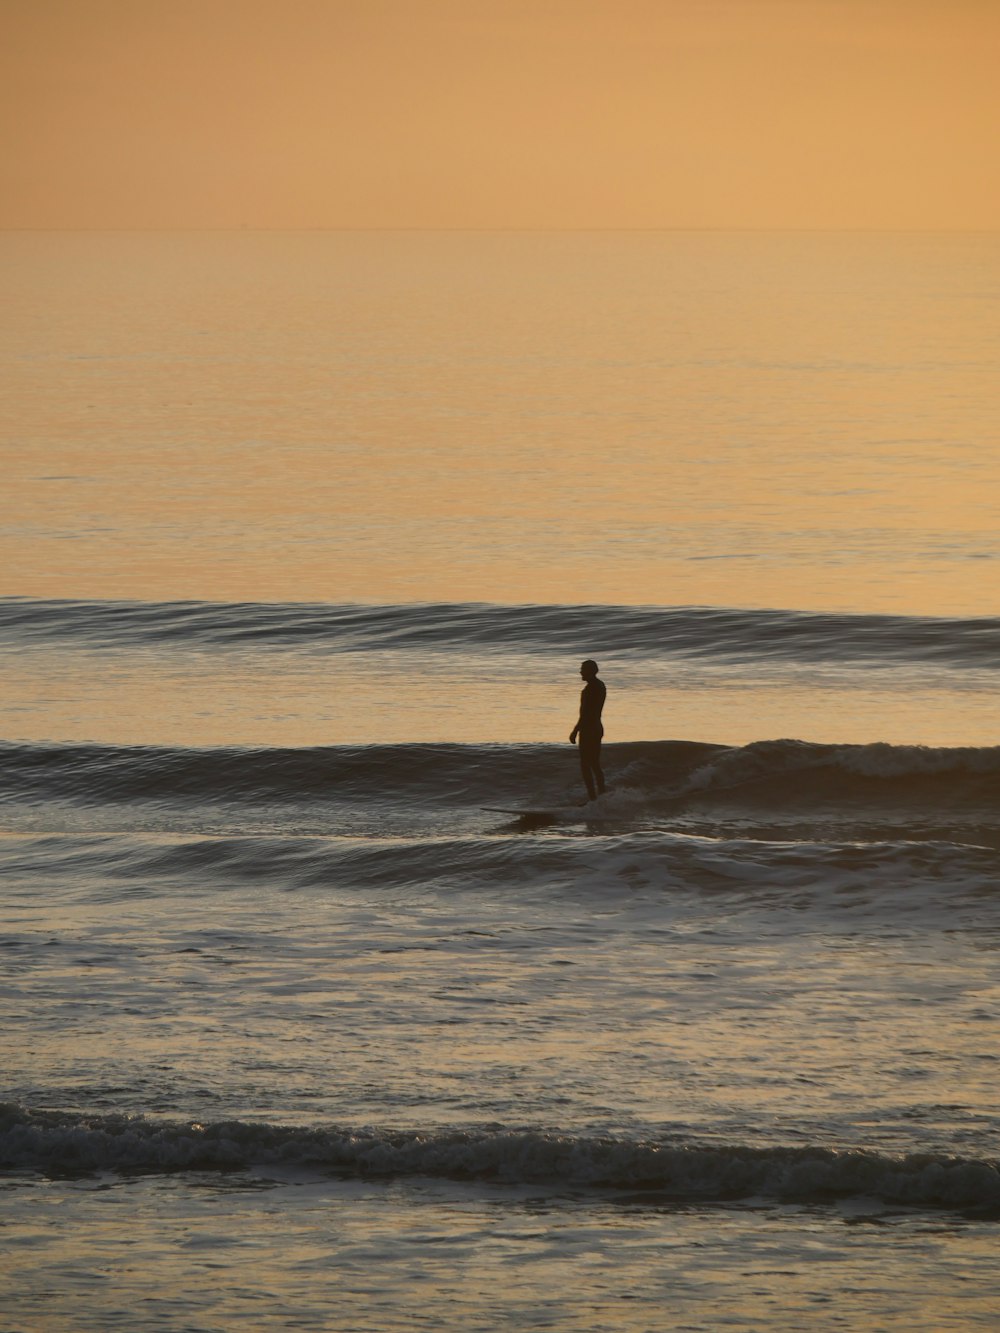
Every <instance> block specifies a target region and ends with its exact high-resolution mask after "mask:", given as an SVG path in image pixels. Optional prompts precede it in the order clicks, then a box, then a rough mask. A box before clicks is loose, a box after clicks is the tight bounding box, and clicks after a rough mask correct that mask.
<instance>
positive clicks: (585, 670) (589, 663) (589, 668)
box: [580, 657, 598, 680]
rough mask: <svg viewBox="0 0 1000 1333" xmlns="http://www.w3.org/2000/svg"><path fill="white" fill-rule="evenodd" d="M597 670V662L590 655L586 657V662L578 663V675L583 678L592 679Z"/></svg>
mask: <svg viewBox="0 0 1000 1333" xmlns="http://www.w3.org/2000/svg"><path fill="white" fill-rule="evenodd" d="M597 670H598V667H597V663H596V662H595V661H594V660H593V658H591V657H588V658H587V660H586V662H581V663H580V675H581V676H582V677H583V678H584V680H593V679H594V677H595V676H596V675H597Z"/></svg>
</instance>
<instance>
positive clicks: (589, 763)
mask: <svg viewBox="0 0 1000 1333" xmlns="http://www.w3.org/2000/svg"><path fill="white" fill-rule="evenodd" d="M600 752H601V741H600V737H598V738H597V754H598V755H600ZM595 771H596V774H597V775H598V784H597V785H596V786H595V783H594V775H595ZM580 772H581V774H582V775H583V782H584V786H585V787H586V788H587V795H588V796H589V797H590V799H591V800H592V801H593V800H595V799H596V797H597V795H598V789H599V790H600V791H603V790H604V775H603V774H602V773H601V770H600V769H599V768H598V767H597V764H596V760H595V752H594V742H593V740H592V739H591V738H590V737H589V736H581V737H580Z"/></svg>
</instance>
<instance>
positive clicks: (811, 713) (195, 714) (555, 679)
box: [0, 650, 995, 781]
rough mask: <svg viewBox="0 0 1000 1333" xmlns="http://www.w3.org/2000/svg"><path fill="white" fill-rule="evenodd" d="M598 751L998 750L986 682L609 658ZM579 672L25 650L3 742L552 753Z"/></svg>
mask: <svg viewBox="0 0 1000 1333" xmlns="http://www.w3.org/2000/svg"><path fill="white" fill-rule="evenodd" d="M601 671H602V678H603V679H604V680H605V681H606V682H607V685H608V703H607V707H606V710H605V718H604V720H605V727H606V739H607V741H609V742H614V741H636V740H659V739H668V738H670V739H678V740H698V741H715V742H720V743H725V744H731V745H743V744H748V743H750V742H752V741H758V740H764V739H769V738H775V737H783V736H784V737H796V738H798V739H800V740H811V741H829V742H845V741H846V742H852V743H867V742H874V741H884V742H889V743H892V744H901V745H902V744H911V745H912V744H924V745H982V744H989V743H991V742H992V741H993V740H995V735H994V733H993V732H991V731H990V730H989V722H988V719H990V718H992V717H993V716H994V714H995V682H993V681H992V680H988V679H985V678H984V677H985V675H986V673H976V672H963V673H961V675H960V677H959V678H958V680H957V682H956V681H955V679H954V673H949V675H950V678H949V679H947V680H943V681H942V682H940V683H939V685H938V688H935V687H934V682H933V680H928V677H927V674H926V673H924V674H923V675H922V676H920V677H918V678H916V679H915V680H914V681H913V682H911V684H910V685H909V687H907V685H906V683H905V682H903V683H902V684H900V683H899V682H897V683H896V686H895V688H886V685H885V682H884V681H873V682H872V683H871V685H870V687H867V688H866V686H865V684H864V679H865V678H864V676H863V675H860V676H859V675H857V674H853V675H850V674H846V673H837V672H834V671H830V672H826V673H823V672H816V671H813V672H810V673H809V675H808V677H806V678H802V675H801V673H795V672H794V671H787V672H782V671H777V672H775V671H770V672H764V673H757V674H754V673H740V672H737V671H714V672H713V671H710V670H708V669H706V670H705V671H704V672H702V673H700V676H699V674H697V673H695V674H692V673H691V671H690V669H689V668H683V667H679V668H677V669H676V671H674V672H672V671H671V670H670V669H669V668H665V669H664V670H663V671H662V672H659V673H655V674H651V673H649V672H646V671H637V670H634V669H632V668H631V667H630V665H629V663H628V661H627V660H626V659H624V658H623V659H620V660H618V661H615V660H614V659H613V658H612V659H608V658H605V659H603V660H602V663H601ZM578 704H579V677H578V674H577V671H576V663H575V662H571V661H566V660H561V659H555V658H553V659H542V660H534V661H530V660H527V659H519V658H518V657H516V656H506V655H504V656H497V657H494V658H486V657H483V658H478V659H469V658H465V657H463V658H462V661H461V666H460V667H456V666H455V665H454V664H453V662H452V659H450V658H449V657H448V656H440V655H434V654H427V655H422V654H419V653H412V654H406V655H405V660H404V661H402V662H399V663H398V665H396V666H394V667H390V666H387V665H386V662H385V660H384V659H383V658H380V657H379V655H378V654H365V653H356V654H349V655H345V656H338V657H321V656H315V657H305V656H298V655H296V656H291V655H288V654H282V656H281V664H280V670H276V669H275V667H274V665H273V664H272V661H271V660H270V659H269V657H268V655H267V653H263V654H260V655H256V656H255V655H252V654H240V653H238V652H233V653H226V654H221V655H218V654H213V655H209V654H204V655H201V654H198V653H189V654H188V653H176V654H150V655H149V657H148V660H147V661H146V662H145V663H144V662H143V660H142V655H136V654H128V655H127V656H125V657H124V658H122V659H119V658H118V657H117V655H116V654H115V653H110V652H109V653H92V654H91V653H84V654H80V653H72V652H53V651H46V650H40V651H30V652H23V653H21V654H19V655H18V657H17V658H16V659H15V660H12V661H10V662H9V663H8V664H7V666H6V667H5V671H4V697H3V700H2V702H0V735H3V736H4V737H5V739H8V740H56V739H58V740H62V741H98V740H99V741H102V742H104V743H108V744H119V745H140V744H161V745H179V746H184V745H194V746H199V745H289V746H312V745H362V744H379V743H384V744H392V743H398V742H401V741H407V742H428V743H433V742H437V743H446V742H476V743H489V742H516V741H524V742H545V743H550V744H556V745H562V744H565V747H566V772H567V780H568V781H575V779H576V772H577V758H576V752H575V750H574V749H573V748H572V747H571V746H570V745H569V744H568V743H567V737H568V735H569V731H570V728H571V727H572V725H573V723H574V722H575V721H576V716H577V712H578Z"/></svg>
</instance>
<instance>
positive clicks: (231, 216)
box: [0, 0, 1000, 229]
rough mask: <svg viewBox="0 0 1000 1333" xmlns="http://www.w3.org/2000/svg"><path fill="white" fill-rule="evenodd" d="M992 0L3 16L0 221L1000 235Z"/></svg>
mask: <svg viewBox="0 0 1000 1333" xmlns="http://www.w3.org/2000/svg"><path fill="white" fill-rule="evenodd" d="M998 71H1000V0H0V227H3V228H173V227H243V226H246V227H264V228H282V227H289V228H312V227H315V228H327V227H329V228H368V227H373V228H378V227H418V228H424V227H441V228H449V227H469V228H479V227H486V228H505V227H594V228H597V227H623V228H631V227H641V228H658V227H664V228H667V227H669V228H706V227H708V228H713V227H720V228H722V227H741V228H766V227H789V228H921V229H925V228H945V229H951V228H954V229H994V228H997V227H1000V152H998V142H1000V134H998V129H1000V75H998Z"/></svg>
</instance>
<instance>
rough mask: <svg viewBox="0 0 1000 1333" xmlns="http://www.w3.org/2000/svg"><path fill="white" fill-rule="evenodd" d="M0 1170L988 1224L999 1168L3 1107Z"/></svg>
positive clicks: (502, 1133) (997, 1201) (966, 1161)
mask: <svg viewBox="0 0 1000 1333" xmlns="http://www.w3.org/2000/svg"><path fill="white" fill-rule="evenodd" d="M0 1167H2V1168H3V1169H4V1170H7V1171H11V1170H15V1171H34V1172H42V1173H46V1174H49V1175H66V1174H71V1175H73V1174H86V1173H95V1172H109V1171H110V1172H130V1173H132V1172H136V1173H167V1172H186V1171H247V1172H263V1173H264V1174H266V1172H267V1169H268V1168H269V1167H270V1168H275V1167H282V1168H285V1169H288V1168H299V1169H307V1170H313V1171H317V1172H321V1173H324V1172H325V1173H330V1174H335V1175H339V1176H355V1177H357V1176H361V1177H372V1178H387V1179H400V1178H407V1177H420V1176H423V1177H439V1178H446V1179H452V1180H459V1181H483V1182H496V1183H498V1184H506V1185H547V1186H551V1187H555V1188H572V1189H574V1190H580V1189H586V1190H608V1191H629V1192H637V1191H648V1192H650V1193H653V1194H655V1195H656V1196H658V1197H660V1198H666V1199H673V1200H678V1201H682V1200H698V1201H702V1202H724V1201H729V1200H737V1199H750V1198H760V1199H772V1200H780V1201H788V1202H792V1201H806V1202H808V1201H812V1202H824V1201H829V1200H834V1199H841V1198H848V1197H851V1196H856V1195H864V1196H866V1197H868V1198H874V1199H878V1200H881V1201H883V1202H884V1203H887V1204H898V1205H905V1206H908V1207H913V1208H959V1209H977V1210H982V1211H988V1212H990V1213H996V1212H1000V1164H998V1163H997V1162H996V1161H995V1160H993V1159H988V1160H984V1159H977V1158H965V1157H953V1156H945V1155H936V1154H916V1155H910V1156H901V1157H896V1156H890V1155H887V1154H883V1153H878V1152H872V1151H863V1150H849V1151H837V1150H834V1149H832V1148H828V1147H820V1146H814V1147H809V1146H806V1147H796V1148H788V1147H754V1146H752V1145H745V1144H715V1143H711V1144H696V1143H694V1144H693V1143H671V1142H668V1141H664V1142H657V1141H637V1140H632V1139H627V1138H611V1137H596V1136H593V1137H592V1136H580V1135H566V1134H558V1133H543V1132H539V1131H535V1130H524V1129H510V1130H506V1129H485V1130H466V1131H446V1132H441V1131H434V1130H431V1131H428V1132H416V1131H405V1132H403V1131H401V1132H388V1131H382V1130H377V1129H363V1130H357V1129H349V1128H341V1127H334V1126H324V1127H318V1128H297V1127H290V1126H285V1125H276V1124H268V1123H251V1122H247V1121H240V1120H229V1121H221V1122H218V1123H214V1124H213V1123H205V1124H202V1123H196V1122H190V1121H165V1120H146V1119H144V1118H142V1117H133V1116H125V1115H98V1116H87V1115H75V1114H72V1113H68V1112H60V1111H31V1110H27V1109H25V1108H23V1107H19V1106H13V1105H8V1106H6V1107H4V1108H3V1110H2V1112H0Z"/></svg>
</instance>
